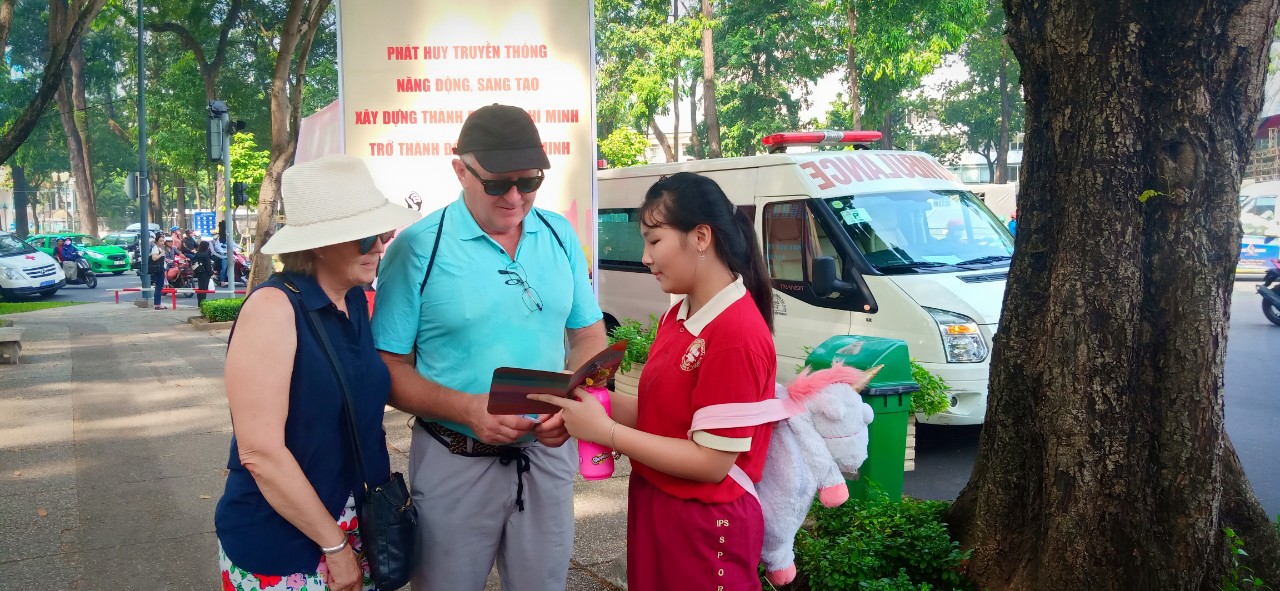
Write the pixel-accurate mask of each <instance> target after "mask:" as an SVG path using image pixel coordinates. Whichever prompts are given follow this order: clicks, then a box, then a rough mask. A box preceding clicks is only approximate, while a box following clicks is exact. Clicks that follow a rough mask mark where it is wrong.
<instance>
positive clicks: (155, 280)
mask: <svg viewBox="0 0 1280 591" xmlns="http://www.w3.org/2000/svg"><path fill="white" fill-rule="evenodd" d="M164 240H165V234H164V233H163V232H156V239H155V240H153V241H152V242H151V254H150V255H149V257H148V259H147V274H149V275H150V276H151V299H152V301H151V305H152V306H153V307H155V309H157V310H163V309H164V308H165V307H164V306H161V305H160V292H161V291H162V290H164V274H165V272H166V271H167V270H168V267H166V266H165V260H166V256H165V249H164Z"/></svg>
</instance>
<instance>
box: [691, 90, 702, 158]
mask: <svg viewBox="0 0 1280 591" xmlns="http://www.w3.org/2000/svg"><path fill="white" fill-rule="evenodd" d="M690 79H691V81H690V83H689V151H690V153H692V154H693V157H694V158H702V157H703V151H702V139H701V138H700V137H699V136H698V77H697V76H690Z"/></svg>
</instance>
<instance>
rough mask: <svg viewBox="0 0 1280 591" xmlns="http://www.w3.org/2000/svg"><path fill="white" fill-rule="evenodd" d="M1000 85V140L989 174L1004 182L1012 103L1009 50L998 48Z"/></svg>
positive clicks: (1007, 173)
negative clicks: (1010, 95) (993, 164)
mask: <svg viewBox="0 0 1280 591" xmlns="http://www.w3.org/2000/svg"><path fill="white" fill-rule="evenodd" d="M996 83H997V85H998V86H999V87H1000V142H999V143H998V144H996V169H995V173H994V174H993V175H991V182H993V183H1003V182H1006V180H1007V179H1008V176H1009V118H1010V117H1012V116H1013V113H1012V110H1013V107H1012V105H1010V104H1009V101H1010V100H1011V99H1010V98H1009V50H1008V49H1007V48H1004V47H1001V48H1000V74H999V77H998V80H997V82H996Z"/></svg>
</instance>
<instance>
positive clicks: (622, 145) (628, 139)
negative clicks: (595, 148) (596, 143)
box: [600, 127, 649, 168]
mask: <svg viewBox="0 0 1280 591" xmlns="http://www.w3.org/2000/svg"><path fill="white" fill-rule="evenodd" d="M648 147H649V140H648V139H646V138H645V137H644V134H642V133H640V132H638V131H636V130H634V129H631V128H630V127H619V128H617V129H615V130H613V133H610V134H609V137H607V138H605V139H604V140H602V141H601V142H600V156H601V157H603V158H604V159H605V160H606V161H608V163H609V167H610V168H623V167H626V166H636V165H638V164H644V163H645V162H644V158H643V157H644V151H645V149H647V148H648Z"/></svg>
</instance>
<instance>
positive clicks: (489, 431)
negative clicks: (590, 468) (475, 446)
mask: <svg viewBox="0 0 1280 591" xmlns="http://www.w3.org/2000/svg"><path fill="white" fill-rule="evenodd" d="M472 398H474V399H475V400H474V402H472V407H471V412H470V419H469V420H468V421H467V426H468V427H471V431H472V432H473V433H475V434H476V439H479V440H480V441H483V442H484V443H488V444H489V445H507V444H510V443H514V442H515V441H516V440H517V439H520V438H521V437H524V436H525V435H528V434H529V432H530V431H531V430H533V426H534V423H533V421H531V420H529V419H528V418H527V417H524V416H521V415H491V414H489V410H488V409H489V395H488V394H479V395H476V396H472ZM562 443H563V442H562Z"/></svg>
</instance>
